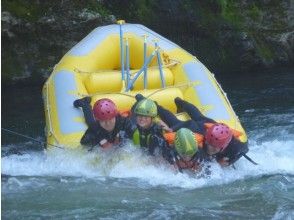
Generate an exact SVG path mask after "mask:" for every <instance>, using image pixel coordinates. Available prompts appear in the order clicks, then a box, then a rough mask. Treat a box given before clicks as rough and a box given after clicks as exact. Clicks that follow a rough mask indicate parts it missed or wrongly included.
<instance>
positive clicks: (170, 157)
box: [162, 144, 176, 164]
mask: <svg viewBox="0 0 294 220" xmlns="http://www.w3.org/2000/svg"><path fill="white" fill-rule="evenodd" d="M162 157H163V158H164V159H165V160H166V161H167V162H169V163H170V164H175V163H176V152H175V150H174V149H173V148H171V147H169V146H168V145H167V144H166V146H164V147H163V148H162Z"/></svg>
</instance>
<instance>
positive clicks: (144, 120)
mask: <svg viewBox="0 0 294 220" xmlns="http://www.w3.org/2000/svg"><path fill="white" fill-rule="evenodd" d="M136 121H137V125H139V126H140V127H141V128H143V129H147V128H149V127H150V126H151V124H152V118H151V117H150V116H144V115H137V117H136Z"/></svg>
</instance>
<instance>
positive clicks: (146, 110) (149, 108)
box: [135, 99, 157, 117]
mask: <svg viewBox="0 0 294 220" xmlns="http://www.w3.org/2000/svg"><path fill="white" fill-rule="evenodd" d="M135 114H137V115H144V116H150V117H156V116H157V106H156V104H155V102H154V101H152V100H151V99H143V100H141V101H140V102H138V104H137V105H136V107H135Z"/></svg>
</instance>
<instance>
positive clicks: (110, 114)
mask: <svg viewBox="0 0 294 220" xmlns="http://www.w3.org/2000/svg"><path fill="white" fill-rule="evenodd" d="M93 113H94V116H95V118H96V120H99V121H104V120H109V119H112V118H114V117H115V116H116V115H117V109H116V105H115V104H114V102H113V101H111V100H110V99H106V98H105V99H99V100H98V101H96V102H95V104H94V106H93Z"/></svg>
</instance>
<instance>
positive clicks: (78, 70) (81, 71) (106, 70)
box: [74, 59, 181, 75]
mask: <svg viewBox="0 0 294 220" xmlns="http://www.w3.org/2000/svg"><path fill="white" fill-rule="evenodd" d="M170 60H171V61H173V62H172V63H169V64H165V65H162V68H169V67H173V66H176V65H178V64H180V63H181V62H180V61H178V60H175V59H170ZM158 68H159V66H151V67H149V68H147V70H150V69H158ZM74 71H75V72H76V73H82V74H95V73H106V72H109V71H115V70H108V69H105V70H99V71H93V72H92V71H84V70H80V69H79V68H77V67H75V68H74ZM135 73H136V72H131V71H130V74H131V75H133V74H135Z"/></svg>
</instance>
